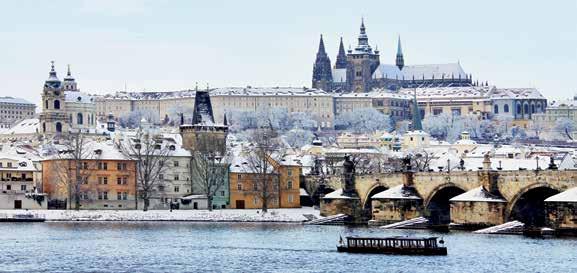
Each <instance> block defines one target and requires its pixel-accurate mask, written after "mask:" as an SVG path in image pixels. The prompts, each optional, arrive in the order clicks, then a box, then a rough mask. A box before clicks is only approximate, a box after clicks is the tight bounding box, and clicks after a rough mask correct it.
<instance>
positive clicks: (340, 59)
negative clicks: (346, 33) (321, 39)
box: [335, 37, 347, 69]
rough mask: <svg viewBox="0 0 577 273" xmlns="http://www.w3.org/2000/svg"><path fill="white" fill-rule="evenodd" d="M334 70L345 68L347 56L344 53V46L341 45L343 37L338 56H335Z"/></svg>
mask: <svg viewBox="0 0 577 273" xmlns="http://www.w3.org/2000/svg"><path fill="white" fill-rule="evenodd" d="M335 68H336V69H342V68H347V55H346V53H345V46H344V45H343V37H341V43H340V44H339V55H337V61H336V62H335Z"/></svg>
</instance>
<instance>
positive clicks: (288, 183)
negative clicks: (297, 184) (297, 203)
mask: <svg viewBox="0 0 577 273" xmlns="http://www.w3.org/2000/svg"><path fill="white" fill-rule="evenodd" d="M286 187H287V189H289V190H292V188H293V182H292V181H291V180H289V181H287V182H286Z"/></svg>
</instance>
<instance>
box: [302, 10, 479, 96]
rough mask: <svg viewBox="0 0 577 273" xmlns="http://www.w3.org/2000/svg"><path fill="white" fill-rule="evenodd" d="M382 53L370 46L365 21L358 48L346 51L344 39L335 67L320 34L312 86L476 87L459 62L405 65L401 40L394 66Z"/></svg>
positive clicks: (339, 89) (361, 88)
mask: <svg viewBox="0 0 577 273" xmlns="http://www.w3.org/2000/svg"><path fill="white" fill-rule="evenodd" d="M379 53H380V52H379V50H378V49H376V48H375V49H374V50H373V48H372V47H371V45H370V44H369V38H368V35H367V32H366V28H365V23H364V20H363V21H362V22H361V28H360V34H359V37H358V44H357V46H356V47H355V48H354V49H352V48H349V50H348V51H347V52H345V49H344V46H343V39H342V37H341V41H340V45H339V53H338V55H337V59H336V62H335V65H334V67H331V60H330V58H329V57H328V55H327V53H326V51H325V45H324V41H323V36H322V35H321V39H320V43H319V49H318V52H317V56H316V60H315V64H314V66H313V77H312V87H313V88H317V89H321V90H325V91H333V92H368V91H370V90H371V89H373V88H385V89H389V90H398V89H400V88H416V87H449V86H451V87H453V86H471V85H474V84H473V81H472V76H471V74H467V73H465V71H464V70H463V68H462V67H461V65H460V63H447V64H428V65H405V58H404V56H403V50H402V48H401V38H400V37H399V40H398V45H397V55H396V59H395V64H394V65H393V64H382V63H381V62H380V59H379V58H380V55H379Z"/></svg>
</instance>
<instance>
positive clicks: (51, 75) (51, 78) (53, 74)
mask: <svg viewBox="0 0 577 273" xmlns="http://www.w3.org/2000/svg"><path fill="white" fill-rule="evenodd" d="M50 67H51V69H50V73H48V80H49V81H58V76H56V70H54V61H50Z"/></svg>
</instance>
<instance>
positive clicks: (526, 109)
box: [523, 103, 529, 114]
mask: <svg viewBox="0 0 577 273" xmlns="http://www.w3.org/2000/svg"><path fill="white" fill-rule="evenodd" d="M523 110H524V111H523V113H525V114H529V104H527V103H525V105H523Z"/></svg>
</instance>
